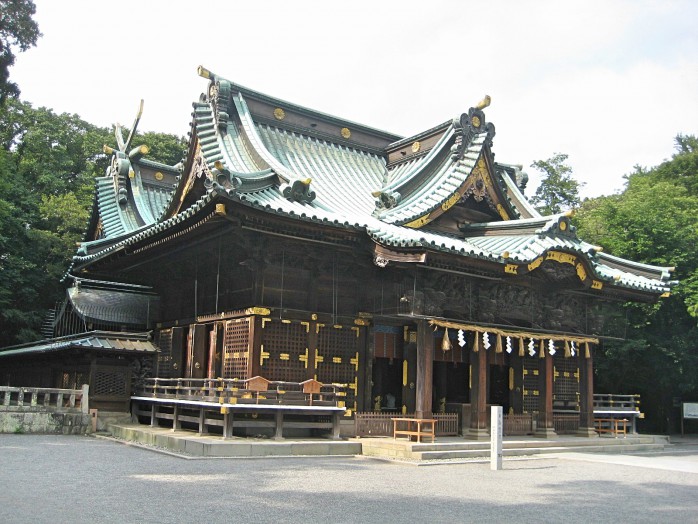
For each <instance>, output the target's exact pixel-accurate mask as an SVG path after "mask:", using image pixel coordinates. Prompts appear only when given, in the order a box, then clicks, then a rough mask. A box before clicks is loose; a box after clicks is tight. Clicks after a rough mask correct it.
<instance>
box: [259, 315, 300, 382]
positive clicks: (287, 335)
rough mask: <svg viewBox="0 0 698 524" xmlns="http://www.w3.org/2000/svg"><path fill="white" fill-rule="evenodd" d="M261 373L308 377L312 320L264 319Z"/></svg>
mask: <svg viewBox="0 0 698 524" xmlns="http://www.w3.org/2000/svg"><path fill="white" fill-rule="evenodd" d="M262 325H263V326H264V328H263V330H262V351H261V354H260V364H261V366H260V375H262V376H263V377H264V378H266V379H269V380H283V381H287V382H302V381H303V380H305V379H307V378H308V323H307V322H296V321H291V320H276V319H266V318H265V319H262Z"/></svg>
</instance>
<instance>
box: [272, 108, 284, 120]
mask: <svg viewBox="0 0 698 524" xmlns="http://www.w3.org/2000/svg"><path fill="white" fill-rule="evenodd" d="M274 118H276V119H277V120H283V119H284V118H286V111H284V110H283V109H281V108H280V107H277V108H276V109H274Z"/></svg>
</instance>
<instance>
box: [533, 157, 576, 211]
mask: <svg viewBox="0 0 698 524" xmlns="http://www.w3.org/2000/svg"><path fill="white" fill-rule="evenodd" d="M567 158H568V156H567V155H565V154H562V153H555V154H554V155H553V156H552V157H550V158H548V159H547V160H537V161H535V162H533V163H532V164H531V167H533V168H535V169H537V170H538V171H540V172H541V173H543V178H542V180H541V183H540V185H539V186H538V188H537V189H536V193H535V195H533V197H532V198H531V203H532V204H533V205H534V206H536V209H537V210H538V211H539V212H540V213H541V214H542V215H554V214H557V213H562V212H563V211H567V210H570V209H572V208H575V207H577V206H578V205H579V203H580V198H579V189H580V188H581V187H582V186H583V184H582V183H581V182H578V181H577V180H575V179H574V178H573V177H572V168H571V167H570V166H568V165H567V164H566V162H567Z"/></svg>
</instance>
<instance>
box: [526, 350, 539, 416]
mask: <svg viewBox="0 0 698 524" xmlns="http://www.w3.org/2000/svg"><path fill="white" fill-rule="evenodd" d="M539 373H540V359H539V358H538V357H533V358H528V357H525V358H524V361H523V387H524V390H523V410H524V413H533V412H536V411H540V407H539V406H540V403H539V400H538V399H539V396H540V390H539V384H540V382H539V379H538V377H539Z"/></svg>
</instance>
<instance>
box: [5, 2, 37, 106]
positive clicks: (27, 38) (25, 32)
mask: <svg viewBox="0 0 698 524" xmlns="http://www.w3.org/2000/svg"><path fill="white" fill-rule="evenodd" d="M35 13H36V6H35V5H34V2H32V1H31V0H0V105H2V104H3V103H4V102H5V100H6V99H7V97H9V96H19V87H18V86H17V84H15V83H14V82H10V71H9V70H10V67H12V66H13V65H14V63H15V49H19V51H20V52H22V51H26V50H27V49H29V48H30V47H32V46H35V45H36V41H37V39H38V38H39V37H40V36H41V33H40V32H39V26H38V24H37V23H36V22H35V21H34V19H33V18H32V17H33V16H34V14H35Z"/></svg>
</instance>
